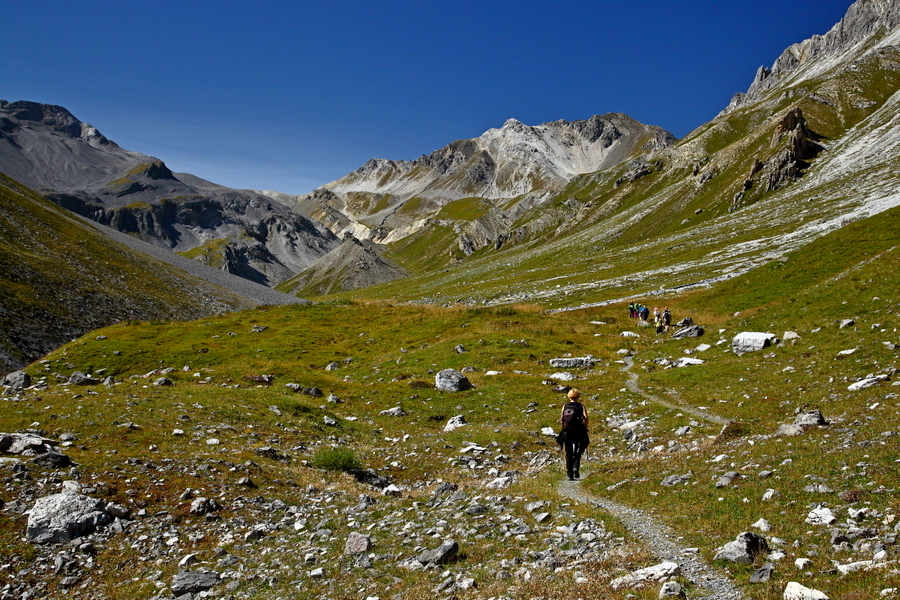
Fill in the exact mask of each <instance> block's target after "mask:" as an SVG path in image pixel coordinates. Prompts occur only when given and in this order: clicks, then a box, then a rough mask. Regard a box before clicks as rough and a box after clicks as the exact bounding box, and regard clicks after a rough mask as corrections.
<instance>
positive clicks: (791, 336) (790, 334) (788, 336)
mask: <svg viewBox="0 0 900 600" xmlns="http://www.w3.org/2000/svg"><path fill="white" fill-rule="evenodd" d="M781 339H783V340H785V341H787V340H799V339H800V336H799V335H798V334H797V332H796V331H785V332H784V335H783V336H782V338H781Z"/></svg>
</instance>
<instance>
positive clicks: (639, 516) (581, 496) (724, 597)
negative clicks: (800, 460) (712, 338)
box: [557, 356, 744, 600]
mask: <svg viewBox="0 0 900 600" xmlns="http://www.w3.org/2000/svg"><path fill="white" fill-rule="evenodd" d="M633 366H634V361H633V360H632V358H631V357H630V356H629V357H626V358H625V367H623V368H622V372H623V373H626V374H627V375H628V380H627V382H626V385H627V387H628V389H629V390H631V391H632V392H634V393H635V394H640V395H641V396H643V397H644V398H647V399H648V400H650V401H652V402H655V403H658V404H661V405H663V406H667V407H670V408H675V409H677V410H681V411H684V412H686V413H689V414H691V415H693V416H695V417H697V418H698V419H702V420H704V421H707V422H710V423H716V424H721V425H725V424H726V423H728V419H725V418H723V417H720V416H718V415H714V414H710V413H709V412H707V411H702V410H699V409H697V408H695V407H693V406H687V405H685V404H682V403H681V402H680V399H679V398H678V395H677V394H676V393H675V392H670V395H671V396H672V397H673V398H674V399H675V401H676V402H674V403H673V402H669V401H667V400H663V399H662V398H659V397H658V396H654V395H652V394H649V393H647V392H644V391H642V390H641V389H640V386H639V385H638V375H637V373H631V372H630V370H631V368H632V367H633ZM557 490H558V492H559V494H560V495H562V496H565V497H567V498H571V499H572V500H575V501H576V502H582V503H585V504H592V505H594V506H596V507H598V508H601V509H603V510H605V511H607V512H608V513H610V514H611V515H613V516H614V517H615V518H616V519H618V520H619V521H620V522H621V523H622V524H623V525H624V526H625V528H626V529H627V530H628V531H629V533H631V534H632V535H633V536H634V537H636V538H637V539H639V540H641V541H642V542H643V543H645V544H646V546H647V548H648V549H649V550H650V552H651V553H653V555H654V556H656V557H657V558H658V559H659V560H660V561H672V562H675V563H678V565H679V566H680V567H681V573H682V577H684V578H686V579H687V580H689V581H690V582H691V583H692V584H693V585H695V586H696V587H697V589H696V591H695V592H693V593H692V594H691V596H692V597H696V598H709V599H716V600H742V599H743V598H744V595H743V594H742V593H741V592H740V590H738V589H737V588H736V587H735V586H734V584H733V583H732V581H731V580H730V579H729V578H727V577H725V576H724V575H722V574H721V573H719V572H718V571H717V570H716V569H714V568H713V567H711V566H710V565H708V564H706V562H704V560H703V558H702V557H701V556H700V555H699V553H697V551H696V550H695V549H689V548H687V547H686V546H684V545H682V544H679V543H678V542H677V541H676V539H677V538H676V535H675V534H674V533H673V532H672V530H671V529H669V528H668V527H667V526H665V525H663V524H662V523H660V522H658V521H657V520H656V519H655V518H654V517H652V516H650V515H649V514H647V513H646V512H644V511H642V510H638V509H636V508H631V507H629V506H625V505H624V504H619V503H618V502H613V501H612V500H609V499H608V498H600V497H597V496H592V495H591V494H588V493H587V492H586V491H584V490H583V489H582V488H581V485H580V484H579V483H578V482H577V481H562V482H561V483H560V484H559V486H558V488H557Z"/></svg>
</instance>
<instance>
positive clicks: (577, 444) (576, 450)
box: [565, 440, 587, 479]
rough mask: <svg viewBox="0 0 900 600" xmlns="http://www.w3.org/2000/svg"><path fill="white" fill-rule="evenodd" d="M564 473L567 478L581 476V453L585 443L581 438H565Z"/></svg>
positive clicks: (585, 445)
mask: <svg viewBox="0 0 900 600" xmlns="http://www.w3.org/2000/svg"><path fill="white" fill-rule="evenodd" d="M565 447H566V475H568V476H569V479H575V478H577V477H581V472H580V471H581V455H582V454H583V453H584V450H585V448H587V444H585V443H584V441H583V440H571V441H570V440H566V443H565Z"/></svg>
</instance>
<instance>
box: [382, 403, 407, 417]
mask: <svg viewBox="0 0 900 600" xmlns="http://www.w3.org/2000/svg"><path fill="white" fill-rule="evenodd" d="M378 414H379V415H385V416H388V417H405V416H406V415H407V413H406V411H405V410H403V408H402V407H400V406H395V407H394V408H389V409H387V410H383V411H381V412H379V413H378Z"/></svg>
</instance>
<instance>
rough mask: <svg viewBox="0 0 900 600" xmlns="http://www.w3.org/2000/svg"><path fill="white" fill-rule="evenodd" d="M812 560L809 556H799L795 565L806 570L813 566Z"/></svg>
mask: <svg viewBox="0 0 900 600" xmlns="http://www.w3.org/2000/svg"><path fill="white" fill-rule="evenodd" d="M812 564H813V563H812V561H811V560H809V559H808V558H798V559H797V560H795V561H794V566H795V567H797V568H798V569H799V570H801V571H805V570H807V569H809V568H810V567H812Z"/></svg>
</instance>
